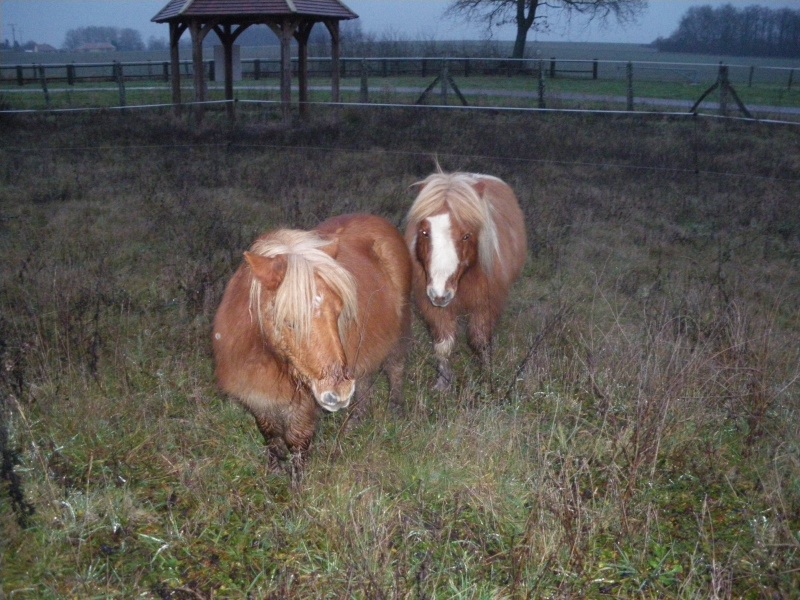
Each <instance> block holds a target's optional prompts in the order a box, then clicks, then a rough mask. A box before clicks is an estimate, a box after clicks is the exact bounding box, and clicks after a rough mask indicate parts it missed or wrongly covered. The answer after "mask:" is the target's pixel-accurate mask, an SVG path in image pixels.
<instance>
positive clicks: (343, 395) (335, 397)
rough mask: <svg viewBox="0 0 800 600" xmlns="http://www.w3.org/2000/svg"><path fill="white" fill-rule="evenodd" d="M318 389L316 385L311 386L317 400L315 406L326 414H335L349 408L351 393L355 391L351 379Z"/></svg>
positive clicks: (354, 383) (353, 382) (354, 384)
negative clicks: (325, 411) (322, 409)
mask: <svg viewBox="0 0 800 600" xmlns="http://www.w3.org/2000/svg"><path fill="white" fill-rule="evenodd" d="M319 388H322V386H319ZM319 388H318V384H316V383H315V384H314V385H312V386H311V391H312V392H313V394H314V398H315V399H316V400H317V404H319V405H320V406H321V407H322V408H324V409H325V410H327V411H328V412H336V411H337V410H341V409H343V408H347V407H348V406H350V400H351V399H352V398H353V392H354V391H355V389H356V382H355V381H354V380H352V379H345V380H343V381H341V382H339V383H338V384H337V385H335V386H325V388H324V389H319Z"/></svg>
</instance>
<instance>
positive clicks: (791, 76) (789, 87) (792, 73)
mask: <svg viewBox="0 0 800 600" xmlns="http://www.w3.org/2000/svg"><path fill="white" fill-rule="evenodd" d="M792 79H794V69H792V70H791V71H789V86H788V87H787V90H788V91H790V92H791V91H792Z"/></svg>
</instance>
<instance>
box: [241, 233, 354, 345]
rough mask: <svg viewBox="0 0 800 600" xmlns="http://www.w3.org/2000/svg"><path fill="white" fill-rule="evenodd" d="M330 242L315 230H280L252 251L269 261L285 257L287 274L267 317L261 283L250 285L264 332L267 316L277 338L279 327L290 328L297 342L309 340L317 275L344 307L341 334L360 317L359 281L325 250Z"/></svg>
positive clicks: (253, 305) (252, 309) (252, 305)
mask: <svg viewBox="0 0 800 600" xmlns="http://www.w3.org/2000/svg"><path fill="white" fill-rule="evenodd" d="M330 243H331V242H330V241H328V240H326V239H323V238H322V237H320V236H319V235H318V234H317V233H315V232H313V231H299V230H295V229H280V230H278V231H275V232H273V233H271V234H270V235H269V236H268V237H266V238H262V239H259V240H256V242H255V243H254V244H253V247H252V248H251V249H250V251H251V252H253V253H254V254H259V255H261V256H264V257H267V258H274V257H276V256H280V255H285V256H286V258H287V265H286V275H285V276H284V279H283V282H282V283H281V285H280V286H279V287H278V289H277V291H276V293H275V297H274V299H273V300H272V302H271V303H270V305H269V306H268V307H267V311H268V315H266V314H265V311H264V310H262V307H261V291H262V290H261V288H262V286H261V282H260V281H258V279H256V278H255V277H253V278H252V282H251V284H250V313H251V315H252V313H253V312H255V313H256V315H257V317H258V322H259V326H260V327H261V330H262V331H263V330H264V327H265V323H264V321H265V316H268V317H269V320H270V321H271V322H272V323H273V329H274V331H275V332H276V335H278V336H279V335H280V333H279V332H280V328H281V327H283V326H284V325H289V326H291V327H292V328H293V329H294V334H295V337H296V339H298V340H300V339H303V338H308V336H309V335H310V333H311V320H312V317H313V315H314V307H315V302H317V301H318V300H317V282H316V279H315V275H318V276H319V277H320V278H321V279H322V280H323V281H324V282H325V283H326V284H327V285H328V287H330V288H331V290H333V292H334V293H335V294H337V295H338V296H339V297H340V298H341V300H342V303H343V305H344V307H343V309H342V312H341V314H340V315H339V323H338V326H339V335H340V337H343V336H344V332H345V330H346V328H347V327H348V326H349V325H350V324H351V323H352V322H355V321H356V320H357V318H358V298H357V295H356V280H355V278H354V277H353V276H352V275H351V274H350V272H349V271H347V270H346V269H345V268H344V267H342V265H340V264H339V263H338V262H336V260H335V259H333V258H332V257H331V256H330V255H329V254H327V253H326V252H324V251H323V250H322V248H324V247H325V246H327V245H328V244H330Z"/></svg>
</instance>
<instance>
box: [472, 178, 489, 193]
mask: <svg viewBox="0 0 800 600" xmlns="http://www.w3.org/2000/svg"><path fill="white" fill-rule="evenodd" d="M472 187H473V189H474V190H475V191H476V192H477V193H478V196H481V197H483V193H484V192H485V191H486V180H485V179H479V180H478V181H477V182H476V183H475V185H474V186H472Z"/></svg>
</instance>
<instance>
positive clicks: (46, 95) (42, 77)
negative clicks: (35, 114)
mask: <svg viewBox="0 0 800 600" xmlns="http://www.w3.org/2000/svg"><path fill="white" fill-rule="evenodd" d="M39 80H40V81H41V83H42V92H43V93H44V105H45V106H46V107H47V108H50V92H49V91H48V90H47V77H45V74H44V66H43V65H39Z"/></svg>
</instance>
